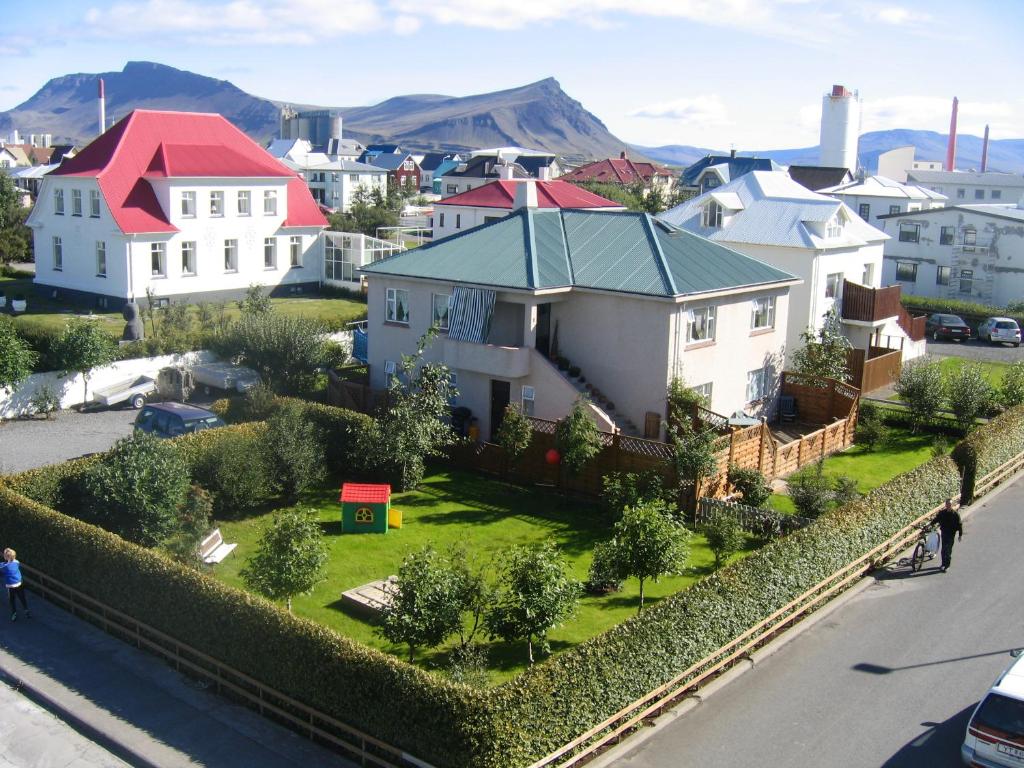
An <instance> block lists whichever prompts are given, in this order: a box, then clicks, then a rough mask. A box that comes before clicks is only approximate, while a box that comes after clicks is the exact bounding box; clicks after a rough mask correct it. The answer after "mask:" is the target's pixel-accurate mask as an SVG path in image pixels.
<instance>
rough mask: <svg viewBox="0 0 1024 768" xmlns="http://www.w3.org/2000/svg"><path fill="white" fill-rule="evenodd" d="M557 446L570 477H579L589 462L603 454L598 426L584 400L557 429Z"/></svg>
mask: <svg viewBox="0 0 1024 768" xmlns="http://www.w3.org/2000/svg"><path fill="white" fill-rule="evenodd" d="M555 445H557V446H558V451H559V453H561V454H562V465H563V466H564V467H565V470H566V472H568V473H569V474H570V475H577V474H579V473H580V472H581V471H582V470H583V467H584V466H586V464H587V462H588V461H590V460H591V459H592V458H594V457H595V456H597V454H598V453H600V452H601V438H600V436H599V435H598V430H597V425H596V424H594V421H593V419H591V418H590V416H589V414H588V413H587V407H586V405H585V401H584V400H583V399H580V400H577V401H576V402H575V403H574V404H573V406H572V410H571V411H569V415H568V416H566V417H565V418H564V419H562V420H561V421H559V422H558V424H557V426H556V427H555Z"/></svg>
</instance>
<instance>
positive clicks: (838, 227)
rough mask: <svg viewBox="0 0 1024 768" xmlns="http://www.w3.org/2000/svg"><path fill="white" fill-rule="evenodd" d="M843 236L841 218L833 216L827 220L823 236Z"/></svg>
mask: <svg viewBox="0 0 1024 768" xmlns="http://www.w3.org/2000/svg"><path fill="white" fill-rule="evenodd" d="M842 236H843V220H842V219H841V218H839V217H838V216H833V217H832V218H831V219H830V220H829V222H828V228H827V229H826V230H825V237H828V238H835V237H842Z"/></svg>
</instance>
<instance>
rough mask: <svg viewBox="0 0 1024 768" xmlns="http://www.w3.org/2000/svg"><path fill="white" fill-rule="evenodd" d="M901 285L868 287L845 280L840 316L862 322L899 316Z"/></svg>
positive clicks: (875, 321) (901, 308) (879, 320)
mask: <svg viewBox="0 0 1024 768" xmlns="http://www.w3.org/2000/svg"><path fill="white" fill-rule="evenodd" d="M900 291H901V289H900V286H898V285H890V286H889V287H888V288H868V287H867V286H866V285H861V284H860V283H852V282H850V281H849V280H844V281H843V304H842V311H841V313H840V317H841V318H842V319H843V320H853V321H856V322H862V323H878V322H881V321H882V320H886V319H888V318H890V317H897V316H899V314H900V312H901V311H902V310H903V307H902V305H901V304H900Z"/></svg>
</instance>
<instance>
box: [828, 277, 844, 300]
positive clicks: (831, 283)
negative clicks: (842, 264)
mask: <svg viewBox="0 0 1024 768" xmlns="http://www.w3.org/2000/svg"><path fill="white" fill-rule="evenodd" d="M842 285H843V273H842V272H830V273H829V274H828V275H826V276H825V298H826V299H838V298H839V294H840V293H841V292H842Z"/></svg>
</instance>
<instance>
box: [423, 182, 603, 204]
mask: <svg viewBox="0 0 1024 768" xmlns="http://www.w3.org/2000/svg"><path fill="white" fill-rule="evenodd" d="M526 183H528V182H526V181H509V180H506V179H499V180H498V181H492V182H490V183H489V184H484V185H483V186H481V187H477V188H476V189H471V190H469V191H468V192H460V193H459V194H457V195H452V196H451V197H446V198H445V199H444V200H438V201H437V202H436V203H434V205H466V206H472V207H475V208H505V209H507V210H512V206H513V205H515V200H516V185H517V184H526ZM535 183H536V184H537V207H538V208H621V207H622V204H621V203H617V202H615V201H614V200H608V199H607V198H604V197H601V196H600V195H595V194H594V193H593V192H589V191H587V190H585V189H583V188H582V187H577V186H576V185H575V184H570V183H569V182H567V181H538V182H535Z"/></svg>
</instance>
